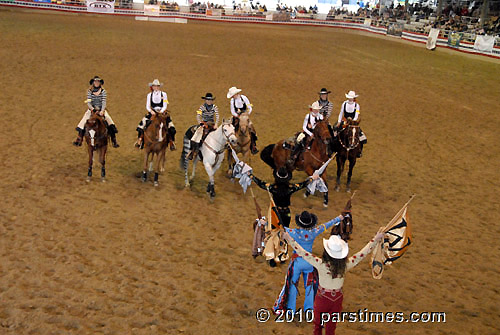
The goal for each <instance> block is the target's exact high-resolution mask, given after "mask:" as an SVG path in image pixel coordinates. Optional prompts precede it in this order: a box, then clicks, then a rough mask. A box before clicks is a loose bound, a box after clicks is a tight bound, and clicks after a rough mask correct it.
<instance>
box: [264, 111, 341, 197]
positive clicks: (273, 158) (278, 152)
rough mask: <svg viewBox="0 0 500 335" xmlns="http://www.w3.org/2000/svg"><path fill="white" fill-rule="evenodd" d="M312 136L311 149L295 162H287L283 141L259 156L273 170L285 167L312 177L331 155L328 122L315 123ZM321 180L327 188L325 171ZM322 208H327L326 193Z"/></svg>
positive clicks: (287, 154) (287, 153)
mask: <svg viewBox="0 0 500 335" xmlns="http://www.w3.org/2000/svg"><path fill="white" fill-rule="evenodd" d="M313 134H314V138H313V140H312V142H311V143H310V147H311V149H310V150H305V151H304V152H302V153H300V155H299V156H298V157H297V159H296V160H295V162H288V160H289V157H290V154H291V152H290V150H289V149H287V148H285V147H286V144H285V141H284V140H282V141H279V142H278V143H276V144H270V145H268V146H267V147H265V148H264V150H262V152H261V154H260V158H261V159H262V160H263V161H264V162H265V163H266V164H268V165H269V166H270V167H271V168H273V169H274V170H278V169H279V168H280V167H282V166H285V167H286V168H287V170H288V171H290V172H292V171H293V170H298V171H304V172H305V173H307V174H308V175H309V176H312V175H313V173H314V171H316V170H317V169H319V168H320V167H321V166H323V164H324V163H326V161H327V160H328V159H329V158H330V156H331V154H332V152H331V142H332V135H331V133H330V130H329V129H328V120H323V121H320V122H318V123H316V126H315V128H314V130H313ZM321 178H322V179H323V181H324V182H325V185H326V186H327V187H328V182H327V174H326V169H325V171H324V172H323V174H322V175H321ZM308 196H309V192H308V191H306V193H305V197H308ZM323 206H325V207H328V192H325V193H324V194H323Z"/></svg>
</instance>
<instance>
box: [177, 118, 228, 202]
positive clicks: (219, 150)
mask: <svg viewBox="0 0 500 335" xmlns="http://www.w3.org/2000/svg"><path fill="white" fill-rule="evenodd" d="M193 132H194V127H190V128H189V129H188V130H187V131H186V134H185V135H184V143H183V147H182V154H181V160H180V164H181V169H183V170H184V175H185V186H186V187H189V185H190V184H189V181H190V180H192V179H193V178H194V176H195V173H196V163H197V162H198V160H200V156H201V161H202V162H203V165H204V166H205V170H206V171H207V174H208V178H209V182H208V185H207V193H208V194H209V195H210V199H213V198H214V197H215V186H214V174H215V172H216V171H217V170H218V169H219V168H220V166H221V163H222V161H223V160H224V152H225V151H226V146H227V143H228V142H229V143H231V145H235V144H236V141H237V138H236V135H235V134H234V126H233V125H232V124H231V122H230V121H226V120H223V121H222V125H221V126H220V127H219V128H217V129H216V130H214V131H212V132H211V133H210V134H208V135H207V137H206V138H205V141H204V142H203V144H202V145H201V147H200V151H199V154H198V155H197V156H196V158H195V159H194V161H193V171H192V174H191V178H188V168H189V160H187V158H186V157H187V155H188V151H189V149H190V146H191V143H190V140H191V137H192V135H193Z"/></svg>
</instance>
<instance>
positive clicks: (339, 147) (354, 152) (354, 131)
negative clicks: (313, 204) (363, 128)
mask: <svg viewBox="0 0 500 335" xmlns="http://www.w3.org/2000/svg"><path fill="white" fill-rule="evenodd" d="M359 136H360V129H359V123H358V122H355V121H352V120H348V121H347V124H346V126H345V127H344V128H343V129H341V130H340V131H339V133H338V135H337V137H336V139H335V142H334V150H335V151H336V152H337V183H336V186H335V191H337V192H338V191H340V176H341V175H342V172H344V165H345V162H346V160H349V171H348V172H347V185H346V192H351V177H352V170H353V169H354V165H356V159H357V158H358V154H359V151H360V150H361V146H360V145H359Z"/></svg>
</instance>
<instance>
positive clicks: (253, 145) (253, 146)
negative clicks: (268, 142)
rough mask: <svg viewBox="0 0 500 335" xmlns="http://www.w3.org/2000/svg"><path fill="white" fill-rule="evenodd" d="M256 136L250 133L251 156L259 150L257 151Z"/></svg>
mask: <svg viewBox="0 0 500 335" xmlns="http://www.w3.org/2000/svg"><path fill="white" fill-rule="evenodd" d="M256 142H257V135H256V134H255V133H253V132H252V133H250V151H251V153H252V155H255V154H257V153H258V152H259V149H257V143H256Z"/></svg>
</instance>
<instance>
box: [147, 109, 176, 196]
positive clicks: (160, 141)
mask: <svg viewBox="0 0 500 335" xmlns="http://www.w3.org/2000/svg"><path fill="white" fill-rule="evenodd" d="M169 142H170V135H169V133H168V131H167V115H166V114H165V115H163V114H160V113H156V114H155V115H154V116H152V117H151V124H150V125H149V126H148V128H147V129H146V130H145V131H144V168H143V170H142V182H146V181H147V180H148V163H149V170H150V171H151V170H152V169H153V165H154V172H155V175H154V184H153V185H154V186H158V173H159V172H163V171H165V151H166V150H167V146H168V143H169ZM155 156H156V162H155V161H154V159H155ZM154 162H155V163H156V164H153V163H154Z"/></svg>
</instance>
